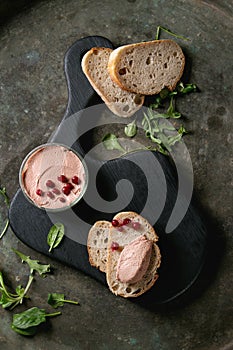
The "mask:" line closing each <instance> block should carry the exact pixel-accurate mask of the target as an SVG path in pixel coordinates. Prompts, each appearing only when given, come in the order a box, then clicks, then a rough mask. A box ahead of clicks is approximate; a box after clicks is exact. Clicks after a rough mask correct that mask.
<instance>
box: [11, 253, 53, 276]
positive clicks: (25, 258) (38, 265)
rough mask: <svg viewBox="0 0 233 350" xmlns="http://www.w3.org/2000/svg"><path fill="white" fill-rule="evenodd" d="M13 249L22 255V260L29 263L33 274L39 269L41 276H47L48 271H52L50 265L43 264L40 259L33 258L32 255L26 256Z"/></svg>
mask: <svg viewBox="0 0 233 350" xmlns="http://www.w3.org/2000/svg"><path fill="white" fill-rule="evenodd" d="M12 250H13V252H15V253H16V254H17V255H18V256H19V257H20V259H21V260H22V262H26V263H27V264H28V265H29V267H30V273H31V274H33V273H34V271H37V272H38V273H39V275H40V276H42V277H45V276H46V273H48V272H50V265H43V264H41V263H40V262H39V261H38V260H32V259H30V256H26V255H24V254H23V253H21V252H19V251H18V250H16V249H14V248H12Z"/></svg>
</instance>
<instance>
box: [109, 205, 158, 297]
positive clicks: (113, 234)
mask: <svg viewBox="0 0 233 350" xmlns="http://www.w3.org/2000/svg"><path fill="white" fill-rule="evenodd" d="M126 218H129V219H130V220H131V222H139V224H140V228H138V229H137V230H136V229H134V228H133V227H132V224H128V225H124V226H122V227H123V231H119V229H118V228H117V227H113V226H112V225H111V227H110V232H109V239H108V256H107V283H108V286H109V288H110V290H111V291H112V293H114V294H116V295H120V296H122V297H125V298H128V297H137V296H139V295H141V294H143V293H145V292H146V291H147V290H149V289H150V288H151V287H152V286H153V285H154V283H155V281H156V280H157V278H158V273H157V269H158V268H159V266H160V261H161V255H160V250H159V247H158V246H157V244H156V242H157V240H158V236H157V234H156V233H155V231H154V229H153V227H152V226H151V225H150V224H149V222H148V221H147V220H146V219H144V218H143V217H142V216H140V215H138V214H136V213H134V212H122V213H119V214H117V215H116V216H115V217H114V220H118V221H120V222H121V221H123V220H124V219H126ZM141 235H145V236H146V238H147V239H148V240H151V241H152V242H153V246H152V254H151V259H150V263H149V267H148V269H147V272H146V274H145V275H144V277H143V278H142V280H140V281H139V282H136V283H123V282H120V281H119V280H118V279H117V278H116V273H117V264H118V260H119V257H120V254H121V251H122V249H124V247H125V246H126V245H127V244H129V243H130V242H132V241H133V240H135V239H136V238H137V237H139V236H141ZM112 242H116V243H118V244H119V246H120V247H119V249H117V250H114V251H112V249H111V245H112Z"/></svg>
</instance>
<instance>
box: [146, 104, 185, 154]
mask: <svg viewBox="0 0 233 350" xmlns="http://www.w3.org/2000/svg"><path fill="white" fill-rule="evenodd" d="M171 112H172V113H173V111H172V110H171ZM168 117H169V114H168V113H167V114H165V115H164V114H159V113H156V112H155V111H153V110H152V109H150V108H149V109H148V112H147V113H144V118H143V120H142V126H143V129H144V131H145V135H146V137H148V138H150V140H151V141H152V142H154V143H156V144H157V151H159V152H161V153H163V154H165V155H168V152H170V151H171V146H174V144H175V143H176V142H178V141H180V140H181V138H182V136H183V135H184V134H186V133H187V131H186V130H185V128H184V127H183V126H181V127H180V128H179V130H178V133H177V130H176V128H175V127H174V126H173V125H172V124H170V123H165V122H164V119H166V118H168ZM173 118H174V116H173ZM176 118H177V116H176Z"/></svg>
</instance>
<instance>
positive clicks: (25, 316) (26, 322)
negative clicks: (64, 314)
mask: <svg viewBox="0 0 233 350" xmlns="http://www.w3.org/2000/svg"><path fill="white" fill-rule="evenodd" d="M60 314H61V312H56V313H53V314H46V311H45V310H44V309H39V308H38V307H32V308H30V309H28V310H26V311H23V312H21V313H19V314H15V315H13V322H12V325H11V328H12V329H13V330H14V331H15V332H17V333H19V334H22V335H34V334H35V332H36V326H38V325H40V324H41V323H43V322H45V321H46V317H49V316H51V317H52V316H57V315H60Z"/></svg>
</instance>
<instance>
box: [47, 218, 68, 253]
mask: <svg viewBox="0 0 233 350" xmlns="http://www.w3.org/2000/svg"><path fill="white" fill-rule="evenodd" d="M64 234H65V230H64V225H63V224H61V223H56V224H54V225H53V226H52V227H51V229H50V230H49V233H48V236H47V243H48V245H49V247H50V248H49V252H51V250H52V249H54V248H56V247H57V246H58V245H59V244H60V242H61V241H62V239H63V237H64Z"/></svg>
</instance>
